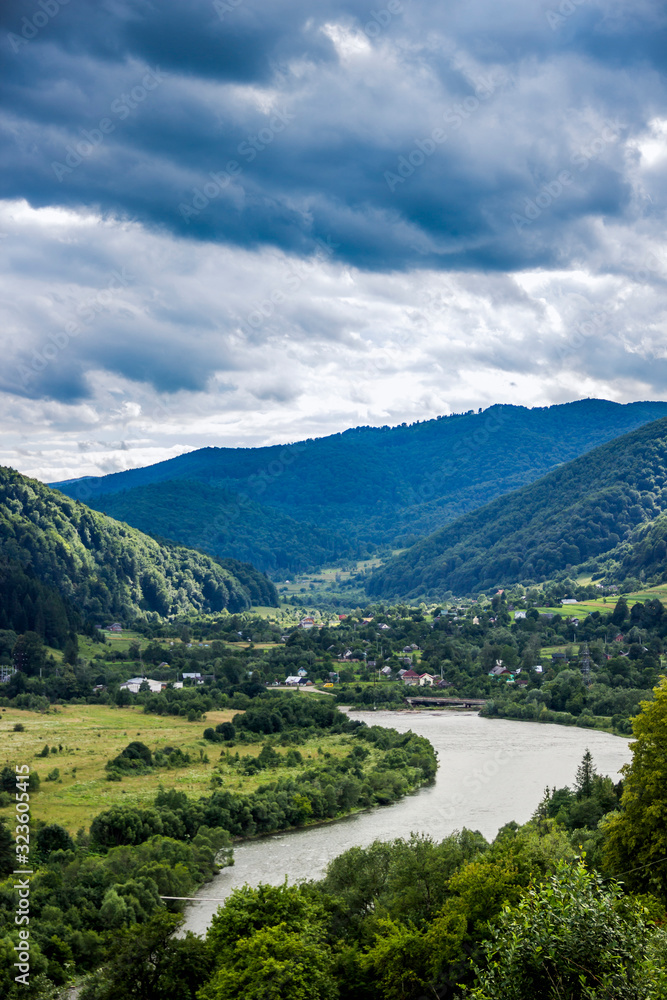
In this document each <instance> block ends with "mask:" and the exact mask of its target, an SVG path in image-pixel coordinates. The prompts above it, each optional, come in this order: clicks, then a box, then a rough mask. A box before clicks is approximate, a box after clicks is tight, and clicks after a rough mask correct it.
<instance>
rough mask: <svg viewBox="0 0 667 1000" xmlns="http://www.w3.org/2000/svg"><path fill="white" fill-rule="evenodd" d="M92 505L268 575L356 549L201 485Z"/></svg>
mask: <svg viewBox="0 0 667 1000" xmlns="http://www.w3.org/2000/svg"><path fill="white" fill-rule="evenodd" d="M90 503H91V504H92V505H93V507H95V508H96V509H98V510H101V511H103V513H105V514H108V515H109V516H110V517H113V518H116V519H117V520H119V521H126V522H127V523H128V524H132V525H133V526H134V527H135V528H139V530H140V531H145V532H148V533H149V534H154V535H155V534H157V535H160V536H163V537H164V538H170V539H172V540H173V541H175V542H180V543H181V544H183V545H191V546H195V547H197V548H200V549H203V550H204V551H205V552H208V553H210V554H211V555H212V556H216V557H223V558H224V557H232V558H233V559H236V560H246V561H249V562H252V563H253V564H254V565H255V566H257V567H259V569H261V570H264V571H265V572H273V573H276V572H279V571H281V570H282V571H283V572H285V571H290V572H292V571H300V570H303V569H307V568H308V567H310V566H313V565H320V564H322V563H326V562H332V561H334V560H336V559H339V558H345V557H347V556H349V555H351V554H352V553H353V552H354V551H355V549H354V546H353V545H352V544H351V542H350V540H349V539H346V538H345V537H344V536H343V535H342V534H340V533H336V532H335V531H329V530H327V529H326V528H324V527H321V526H320V527H318V526H316V525H314V524H308V523H306V522H300V521H297V520H295V519H294V518H293V517H289V516H288V515H287V514H283V513H281V512H280V511H278V510H274V509H273V508H272V507H268V506H261V505H260V504H259V503H257V502H256V501H255V500H250V499H249V498H247V497H243V498H241V497H239V496H238V495H234V494H233V493H230V492H229V491H228V490H225V489H216V488H215V487H214V486H210V485H209V484H208V483H203V482H186V481H184V480H170V481H168V482H165V483H151V484H148V485H146V486H137V487H136V488H135V489H131V490H127V491H124V492H122V493H108V494H105V495H103V496H101V497H92V498H91V500H90ZM223 564H224V563H223ZM253 603H256V604H265V603H273V602H268V601H255V602H253Z"/></svg>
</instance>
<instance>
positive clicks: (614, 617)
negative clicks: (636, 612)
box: [611, 597, 630, 626]
mask: <svg viewBox="0 0 667 1000" xmlns="http://www.w3.org/2000/svg"><path fill="white" fill-rule="evenodd" d="M629 617H630V612H629V611H628V602H627V601H626V599H625V598H624V597H619V599H618V600H617V601H616V607H615V608H614V610H613V611H612V613H611V623H612V625H619V626H620V625H622V624H623V622H626V621H627V620H628V618H629Z"/></svg>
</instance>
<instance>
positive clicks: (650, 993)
mask: <svg viewBox="0 0 667 1000" xmlns="http://www.w3.org/2000/svg"><path fill="white" fill-rule="evenodd" d="M653 934H654V930H653V929H652V928H651V927H650V926H649V924H648V922H647V914H646V911H645V910H644V908H643V907H642V905H641V904H640V903H639V901H637V900H633V899H631V898H628V897H625V896H624V895H623V892H622V889H621V887H620V886H619V885H618V883H615V882H612V883H611V884H605V882H604V881H603V879H602V878H601V876H599V875H597V874H593V873H592V872H590V871H588V869H587V868H586V866H585V864H584V863H583V862H581V861H580V862H578V863H577V864H576V865H574V866H570V865H569V864H567V863H566V862H560V863H559V865H558V867H557V869H556V873H555V874H554V875H553V876H552V877H551V878H550V879H549V880H548V881H547V882H543V883H542V884H540V885H537V886H534V887H531V888H529V889H527V890H526V891H525V893H524V894H523V896H522V898H521V899H520V900H519V902H518V903H517V904H516V905H515V906H507V907H506V908H505V909H504V911H503V913H502V914H501V915H500V917H499V918H498V920H497V922H496V925H495V928H494V936H493V938H492V940H491V941H489V942H488V943H487V944H486V945H485V956H486V962H485V964H484V966H483V967H481V968H476V970H475V971H476V974H477V984H476V986H475V987H474V988H472V989H471V990H470V991H468V992H467V993H466V996H467V997H469V998H475V1000H528V998H539V1000H560V998H567V1000H608V998H612V997H613V998H614V1000H644V998H646V1000H649V998H653V997H655V996H656V993H655V981H654V979H653V974H652V972H651V970H650V969H649V968H647V967H646V965H645V962H644V955H645V952H646V948H647V944H648V942H649V941H650V939H651V937H652V936H653Z"/></svg>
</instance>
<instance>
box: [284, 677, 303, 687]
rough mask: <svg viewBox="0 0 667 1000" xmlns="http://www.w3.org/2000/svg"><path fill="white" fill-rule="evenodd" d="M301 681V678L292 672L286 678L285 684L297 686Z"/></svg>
mask: <svg viewBox="0 0 667 1000" xmlns="http://www.w3.org/2000/svg"><path fill="white" fill-rule="evenodd" d="M300 683H301V678H300V677H297V676H296V675H295V674H291V675H290V676H289V677H286V678H285V684H286V685H287V687H296V686H297V685H298V684H300Z"/></svg>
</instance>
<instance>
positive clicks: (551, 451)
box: [54, 399, 667, 576]
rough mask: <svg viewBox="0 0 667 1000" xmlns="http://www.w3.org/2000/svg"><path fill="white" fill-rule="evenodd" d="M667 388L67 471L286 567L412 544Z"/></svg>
mask: <svg viewBox="0 0 667 1000" xmlns="http://www.w3.org/2000/svg"><path fill="white" fill-rule="evenodd" d="M664 416H667V403H665V402H660V401H659V402H638V403H628V404H624V405H622V404H619V403H612V402H609V401H607V400H597V399H584V400H578V401H576V402H572V403H564V404H559V405H556V406H550V407H536V408H533V409H528V408H527V407H523V406H511V405H497V406H491V407H489V408H488V409H487V410H485V411H484V412H478V413H473V412H472V411H469V412H468V413H465V414H458V415H452V416H449V417H443V418H437V419H434V420H427V421H423V422H421V423H415V424H412V425H410V426H408V425H401V426H398V427H357V428H353V429H351V430H347V431H345V432H343V433H340V434H334V435H329V436H328V437H323V438H316V439H309V440H306V441H301V442H298V443H296V444H292V445H284V446H283V445H274V446H271V447H264V448H202V449H198V450H196V451H192V452H188V453H187V454H184V455H180V456H177V457H176V458H171V459H168V460H166V461H164V462H159V463H157V464H156V465H152V466H148V467H146V468H143V469H132V470H128V471H126V472H118V473H113V474H111V475H108V476H102V477H97V478H94V477H93V478H84V479H81V480H73V481H72V480H70V481H67V482H61V483H59V484H54V485H55V486H57V488H58V489H60V490H61V491H62V492H63V493H65V494H67V495H68V496H72V497H77V498H79V499H81V500H83V501H84V502H85V503H87V504H89V505H91V506H93V507H95V508H96V509H98V510H103V511H106V512H107V513H108V514H111V515H112V516H115V517H119V518H122V519H123V520H125V521H127V523H128V524H132V525H134V526H136V527H139V528H141V529H142V530H145V531H150V532H151V533H154V534H155V535H158V536H161V537H164V538H170V539H172V540H174V541H177V542H181V543H185V544H188V545H193V546H196V547H197V548H201V549H203V550H205V551H207V552H209V553H211V554H213V555H215V556H219V557H232V558H237V559H243V560H247V561H250V562H252V563H254V564H255V565H258V566H259V567H260V568H262V569H264V570H266V571H267V572H271V573H273V574H274V576H277V575H278V574H282V573H283V572H287V571H300V570H303V569H307V568H313V567H317V566H321V565H323V564H325V563H327V562H329V563H330V562H333V561H336V560H339V559H341V558H347V557H351V556H354V557H363V556H365V555H368V554H371V553H373V552H375V551H377V550H378V549H384V550H385V551H386V550H387V549H389V548H402V547H405V546H406V545H410V544H412V543H414V542H415V541H417V540H418V539H419V538H421V537H424V536H426V535H428V534H429V533H430V532H432V531H434V530H436V529H437V528H440V527H442V526H443V525H446V524H448V523H450V522H451V521H453V520H455V519H456V518H457V517H459V516H460V515H461V514H464V513H467V512H469V511H472V510H475V509H477V508H479V507H482V506H483V505H484V504H486V503H488V502H489V501H491V500H493V499H494V498H496V497H498V496H501V495H503V494H506V493H508V492H510V491H512V490H515V489H517V488H518V487H521V486H523V485H525V484H527V483H531V482H534V481H535V480H536V479H539V478H540V476H543V475H544V474H545V473H546V472H548V471H549V470H551V469H554V468H555V467H557V466H558V465H560V464H562V463H565V462H569V461H571V460H572V459H574V458H576V457H578V456H579V455H582V454H584V453H585V452H587V451H589V450H590V449H591V448H594V447H596V446H597V445H600V444H603V443H604V442H606V441H609V440H611V439H613V438H615V437H618V436H619V435H622V434H625V433H627V432H628V431H631V430H634V429H636V428H638V427H640V426H642V425H643V424H646V423H648V422H649V421H652V420H655V419H657V418H660V417H664Z"/></svg>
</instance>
